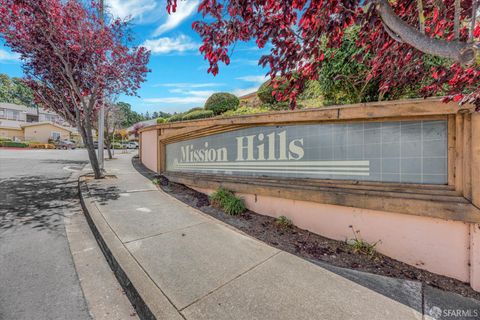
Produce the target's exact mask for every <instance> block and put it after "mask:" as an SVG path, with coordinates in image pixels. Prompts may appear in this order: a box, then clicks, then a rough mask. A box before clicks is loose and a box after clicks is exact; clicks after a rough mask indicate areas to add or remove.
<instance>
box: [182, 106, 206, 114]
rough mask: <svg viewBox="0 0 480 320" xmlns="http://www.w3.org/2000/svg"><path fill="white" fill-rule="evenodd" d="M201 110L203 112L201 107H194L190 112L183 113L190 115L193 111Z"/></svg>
mask: <svg viewBox="0 0 480 320" xmlns="http://www.w3.org/2000/svg"><path fill="white" fill-rule="evenodd" d="M202 110H205V109H203V108H202V107H195V108H192V109H190V110H187V111H185V112H184V113H190V112H193V111H202Z"/></svg>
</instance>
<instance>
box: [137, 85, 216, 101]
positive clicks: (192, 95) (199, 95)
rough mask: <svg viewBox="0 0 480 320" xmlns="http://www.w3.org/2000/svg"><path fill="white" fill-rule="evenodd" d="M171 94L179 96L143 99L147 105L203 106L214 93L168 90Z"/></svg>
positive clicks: (208, 91) (207, 91) (178, 89)
mask: <svg viewBox="0 0 480 320" xmlns="http://www.w3.org/2000/svg"><path fill="white" fill-rule="evenodd" d="M169 92H171V93H176V94H180V96H175V97H162V98H147V99H144V101H145V102H149V103H175V104H197V105H203V104H204V103H205V101H206V100H207V99H208V97H210V96H211V95H212V94H214V93H215V91H211V90H186V89H180V88H177V89H172V90H169Z"/></svg>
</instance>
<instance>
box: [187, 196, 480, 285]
mask: <svg viewBox="0 0 480 320" xmlns="http://www.w3.org/2000/svg"><path fill="white" fill-rule="evenodd" d="M193 188H194V189H196V190H198V191H200V192H203V193H207V194H210V193H211V192H213V190H209V189H201V188H196V187H193ZM238 196H240V197H241V198H243V199H244V200H245V204H246V206H247V207H248V208H249V209H251V210H252V211H255V212H257V213H260V214H264V215H268V216H272V217H279V216H282V215H283V216H286V217H288V218H289V219H291V220H292V222H293V223H294V224H295V225H296V226H298V227H299V228H302V229H306V230H309V231H311V232H314V233H317V234H320V235H322V236H325V237H327V238H331V239H335V240H341V241H344V240H346V239H351V238H353V232H352V229H351V228H350V227H349V226H353V227H354V228H355V230H359V231H360V236H361V238H362V239H363V240H364V241H367V242H369V243H374V242H377V241H380V242H379V243H378V244H377V246H376V249H377V250H378V251H379V252H381V253H383V254H385V255H387V256H389V257H392V258H394V259H397V260H399V261H403V262H405V263H408V264H410V265H414V266H416V267H418V268H422V269H425V270H428V271H431V272H434V273H437V274H442V275H446V276H448V277H452V278H455V279H458V280H461V281H465V282H471V284H472V287H473V288H474V289H476V290H480V251H479V250H477V251H479V252H478V253H474V254H473V253H472V254H473V255H474V257H473V259H474V260H472V262H475V263H476V266H472V268H471V267H469V262H470V260H471V259H472V256H471V251H470V245H471V243H472V240H474V243H475V245H476V246H477V247H478V248H480V229H478V225H476V227H477V229H476V230H475V231H476V233H475V234H473V235H471V228H473V227H472V226H471V224H468V223H463V222H458V221H446V220H441V219H436V218H429V217H420V216H413V215H406V214H398V213H392V212H383V211H374V210H367V209H360V208H352V207H344V206H336V205H328V204H321V203H315V202H308V201H296V200H290V199H281V198H274V197H268V196H259V195H257V196H255V195H252V194H238Z"/></svg>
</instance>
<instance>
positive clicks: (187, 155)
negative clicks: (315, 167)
mask: <svg viewBox="0 0 480 320" xmlns="http://www.w3.org/2000/svg"><path fill="white" fill-rule="evenodd" d="M236 142H237V148H236V151H237V152H236V157H235V161H244V160H247V161H255V160H269V161H274V160H300V159H302V158H303V156H304V154H305V153H304V151H303V138H301V139H293V140H291V141H287V132H286V131H282V132H280V133H278V134H277V133H275V132H272V133H270V134H268V135H265V134H263V133H259V134H258V135H250V136H240V137H236ZM180 148H181V152H182V156H181V158H180V160H179V162H180V163H189V162H216V161H223V162H227V161H228V150H227V148H226V147H221V148H216V149H215V148H210V147H209V144H208V141H207V142H205V144H204V145H203V148H196V147H195V146H194V145H193V144H190V145H186V146H181V147H180ZM277 150H278V152H276V151H277Z"/></svg>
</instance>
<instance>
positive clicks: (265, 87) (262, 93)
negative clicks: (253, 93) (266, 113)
mask: <svg viewBox="0 0 480 320" xmlns="http://www.w3.org/2000/svg"><path fill="white" fill-rule="evenodd" d="M272 92H273V87H272V86H271V81H270V80H268V81H267V82H265V83H263V84H262V85H261V86H260V88H259V89H258V91H257V96H258V98H259V99H260V101H262V103H264V104H273V103H275V102H277V101H276V100H275V97H274V96H272Z"/></svg>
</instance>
